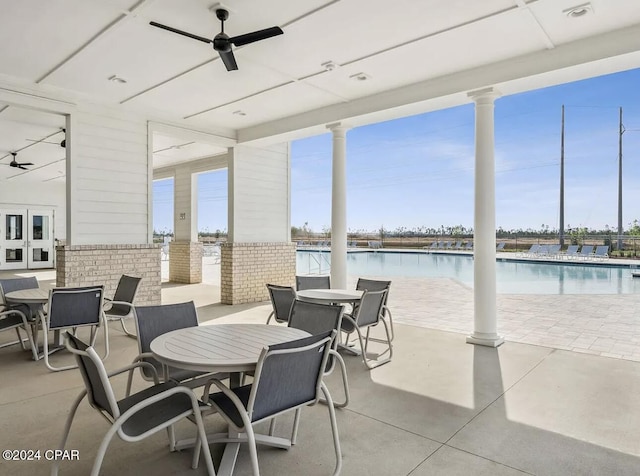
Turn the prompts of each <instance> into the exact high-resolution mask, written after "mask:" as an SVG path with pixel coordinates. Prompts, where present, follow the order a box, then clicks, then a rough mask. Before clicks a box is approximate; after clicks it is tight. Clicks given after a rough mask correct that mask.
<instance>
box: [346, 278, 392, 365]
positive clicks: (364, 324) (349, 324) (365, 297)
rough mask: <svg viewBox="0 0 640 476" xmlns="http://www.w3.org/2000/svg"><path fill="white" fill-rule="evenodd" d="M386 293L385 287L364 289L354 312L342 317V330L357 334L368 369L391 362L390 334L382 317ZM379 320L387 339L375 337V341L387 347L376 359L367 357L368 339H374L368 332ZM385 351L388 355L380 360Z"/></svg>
mask: <svg viewBox="0 0 640 476" xmlns="http://www.w3.org/2000/svg"><path fill="white" fill-rule="evenodd" d="M386 295H387V290H386V289H385V290H382V291H364V292H363V293H362V298H361V299H360V303H359V304H358V306H357V307H356V309H355V311H354V314H353V315H349V314H345V315H344V316H343V317H342V331H343V332H346V333H347V334H351V333H352V332H355V333H356V334H357V335H358V341H359V343H360V350H361V351H362V360H363V362H364V364H365V365H366V366H367V368H368V369H369V370H371V369H374V368H376V367H379V366H380V365H383V364H386V363H387V362H391V358H392V357H393V345H392V343H391V334H390V333H389V326H388V325H387V321H386V320H385V319H384V317H383V308H384V300H385V297H386ZM380 322H382V324H383V325H384V330H385V333H386V335H387V339H386V340H384V341H383V340H382V339H376V340H375V341H381V342H384V343H386V344H387V349H386V350H385V351H384V352H382V353H381V354H379V355H378V359H369V358H367V349H368V346H369V340H374V339H370V336H369V332H370V331H371V327H373V326H377V325H378V324H379V323H380ZM365 329H366V331H367V333H366V336H365V337H363V335H362V331H363V330H365ZM386 353H389V356H388V357H387V358H385V359H382V360H380V359H379V357H380V356H381V355H384V354H386Z"/></svg>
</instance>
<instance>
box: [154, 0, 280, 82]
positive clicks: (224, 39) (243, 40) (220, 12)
mask: <svg viewBox="0 0 640 476" xmlns="http://www.w3.org/2000/svg"><path fill="white" fill-rule="evenodd" d="M216 17H218V20H220V23H221V31H220V33H218V34H217V35H216V36H214V37H213V39H212V40H210V39H208V38H204V37H202V36H198V35H194V34H193V33H188V32H186V31H182V30H178V29H177V28H173V27H170V26H167V25H162V24H160V23H156V22H154V21H152V22H150V23H149V24H150V25H151V26H155V27H158V28H162V29H163V30H167V31H171V32H173V33H177V34H179V35H184V36H188V37H189V38H193V39H194V40H199V41H202V42H204V43H212V44H213V49H214V50H216V51H217V52H218V53H219V54H220V59H222V62H223V63H224V65H225V66H226V68H227V71H233V70H237V69H238V64H237V63H236V59H235V57H234V56H233V50H232V49H231V45H235V46H244V45H248V44H249V43H254V42H256V41H261V40H266V39H267V38H271V37H272V36H277V35H282V34H283V33H284V32H283V31H282V29H281V28H280V27H278V26H272V27H271V28H265V29H264V30H258V31H253V32H251V33H245V34H244V35H238V36H233V37H229V35H227V34H226V33H225V32H224V22H225V20H227V19H228V18H229V12H228V11H227V10H225V9H224V8H218V9H217V10H216Z"/></svg>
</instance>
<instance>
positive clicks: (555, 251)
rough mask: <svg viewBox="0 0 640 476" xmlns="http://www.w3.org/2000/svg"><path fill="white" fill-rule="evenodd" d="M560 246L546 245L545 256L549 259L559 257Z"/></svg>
mask: <svg viewBox="0 0 640 476" xmlns="http://www.w3.org/2000/svg"><path fill="white" fill-rule="evenodd" d="M560 248H561V246H560V245H548V246H547V256H548V257H550V258H558V257H559V256H560Z"/></svg>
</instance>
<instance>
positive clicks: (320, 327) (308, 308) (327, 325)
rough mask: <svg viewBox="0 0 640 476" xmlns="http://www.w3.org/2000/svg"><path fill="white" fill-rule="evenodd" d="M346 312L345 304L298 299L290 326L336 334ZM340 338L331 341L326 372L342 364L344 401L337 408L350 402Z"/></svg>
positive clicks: (327, 373) (311, 331)
mask: <svg viewBox="0 0 640 476" xmlns="http://www.w3.org/2000/svg"><path fill="white" fill-rule="evenodd" d="M343 313H344V306H342V305H339V304H318V303H313V302H307V301H298V300H296V301H295V302H294V303H293V307H292V308H291V315H290V316H289V324H288V325H289V327H294V328H296V329H301V330H303V331H307V332H308V333H309V334H312V335H317V334H322V333H323V332H324V333H326V332H330V331H332V330H334V331H336V336H337V335H338V333H339V332H340V325H341V324H342V315H343ZM337 350H338V339H337V337H336V338H335V339H334V340H333V342H332V343H331V351H330V355H329V360H328V361H327V367H326V368H325V371H324V374H325V375H329V374H330V373H331V372H333V369H334V368H335V366H336V362H338V364H339V365H340V372H341V373H342V383H343V387H344V396H345V399H344V402H342V403H336V402H334V406H335V407H337V408H342V407H346V406H347V405H348V404H349V396H350V395H349V381H348V379H347V367H346V365H345V363H344V360H343V359H342V356H341V355H340V354H339V353H338V352H337Z"/></svg>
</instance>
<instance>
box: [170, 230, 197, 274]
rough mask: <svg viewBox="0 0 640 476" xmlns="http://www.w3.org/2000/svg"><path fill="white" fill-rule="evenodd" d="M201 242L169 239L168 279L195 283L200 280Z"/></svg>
mask: <svg viewBox="0 0 640 476" xmlns="http://www.w3.org/2000/svg"><path fill="white" fill-rule="evenodd" d="M202 248H203V247H202V243H200V242H194V241H171V242H170V243H169V281H171V282H172V283H185V284H196V283H201V282H202Z"/></svg>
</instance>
